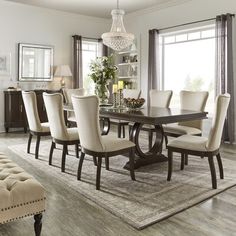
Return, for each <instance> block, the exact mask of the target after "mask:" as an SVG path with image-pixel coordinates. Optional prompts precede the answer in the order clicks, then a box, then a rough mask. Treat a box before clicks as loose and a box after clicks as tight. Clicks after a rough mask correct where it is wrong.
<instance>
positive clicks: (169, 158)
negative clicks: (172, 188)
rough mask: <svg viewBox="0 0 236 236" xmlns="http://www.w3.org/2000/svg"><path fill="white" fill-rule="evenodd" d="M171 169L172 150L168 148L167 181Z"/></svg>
mask: <svg viewBox="0 0 236 236" xmlns="http://www.w3.org/2000/svg"><path fill="white" fill-rule="evenodd" d="M172 169H173V152H172V151H170V150H169V149H168V176H167V181H170V180H171V175H172Z"/></svg>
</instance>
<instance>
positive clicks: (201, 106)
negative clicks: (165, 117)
mask: <svg viewBox="0 0 236 236" xmlns="http://www.w3.org/2000/svg"><path fill="white" fill-rule="evenodd" d="M208 95H209V93H208V92H207V91H197V92H195V91H181V92H180V108H181V109H183V110H192V111H204V110H205V106H206V102H207V99H208ZM163 129H164V135H165V140H166V144H167V143H168V139H167V136H171V137H179V136H181V135H185V134H188V135H197V136H201V135H202V120H193V121H184V122H179V123H174V124H168V125H163ZM185 164H186V165H187V164H188V156H187V155H185Z"/></svg>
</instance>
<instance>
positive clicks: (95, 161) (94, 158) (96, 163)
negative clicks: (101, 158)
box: [93, 156, 98, 166]
mask: <svg viewBox="0 0 236 236" xmlns="http://www.w3.org/2000/svg"><path fill="white" fill-rule="evenodd" d="M93 163H94V165H95V166H97V165H98V162H97V157H95V156H94V157H93Z"/></svg>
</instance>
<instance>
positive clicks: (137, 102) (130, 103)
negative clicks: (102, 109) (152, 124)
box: [124, 98, 145, 109]
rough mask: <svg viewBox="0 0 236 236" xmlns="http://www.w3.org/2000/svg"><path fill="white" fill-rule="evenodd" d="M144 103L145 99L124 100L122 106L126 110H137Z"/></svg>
mask: <svg viewBox="0 0 236 236" xmlns="http://www.w3.org/2000/svg"><path fill="white" fill-rule="evenodd" d="M144 103H145V99H144V98H138V99H135V98H124V105H125V106H126V107H127V108H130V109H137V108H141V107H142V106H143V104H144Z"/></svg>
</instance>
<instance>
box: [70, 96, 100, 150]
mask: <svg viewBox="0 0 236 236" xmlns="http://www.w3.org/2000/svg"><path fill="white" fill-rule="evenodd" d="M72 104H73V107H74V112H75V117H76V122H77V127H78V132H79V136H80V144H81V146H82V148H85V149H88V150H90V151H94V152H103V150H104V146H103V144H102V140H101V131H100V125H99V100H98V97H97V96H95V95H92V96H83V97H79V96H75V95H73V96H72Z"/></svg>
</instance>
